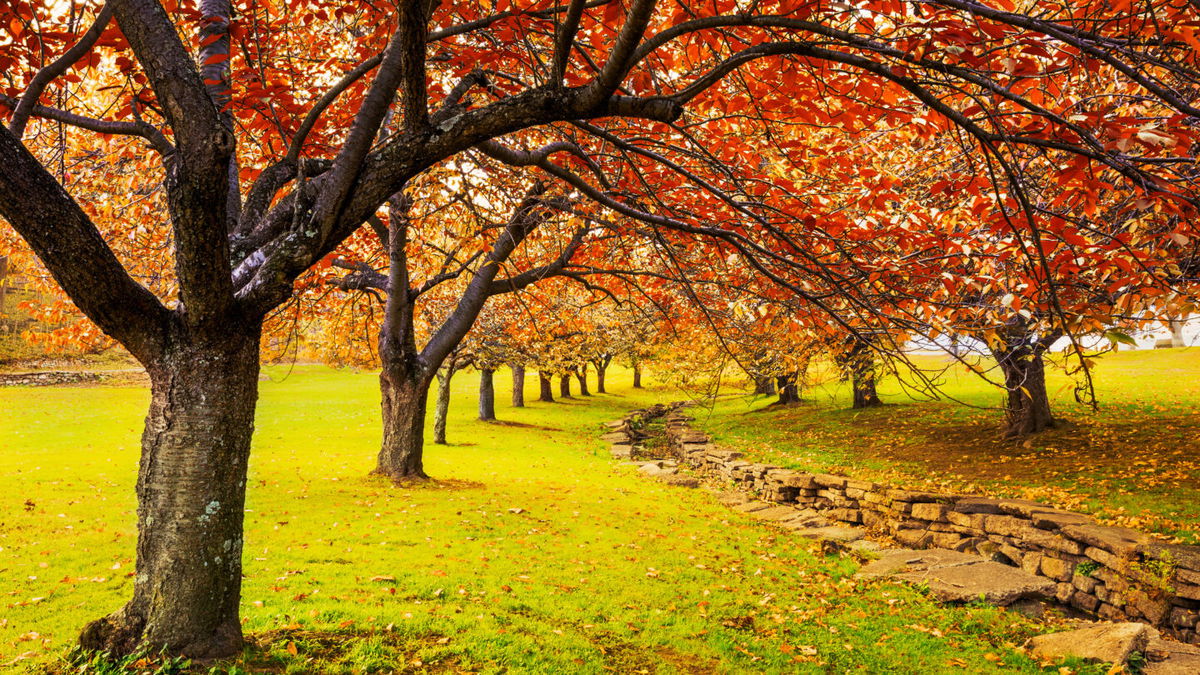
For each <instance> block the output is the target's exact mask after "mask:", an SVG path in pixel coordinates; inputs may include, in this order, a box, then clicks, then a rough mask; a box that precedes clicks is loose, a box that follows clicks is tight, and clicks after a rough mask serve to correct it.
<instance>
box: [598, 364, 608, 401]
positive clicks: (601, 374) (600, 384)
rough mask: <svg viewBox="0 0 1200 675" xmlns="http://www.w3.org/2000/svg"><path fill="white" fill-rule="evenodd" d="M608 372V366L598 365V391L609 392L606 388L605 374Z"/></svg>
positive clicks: (600, 392) (601, 392) (599, 392)
mask: <svg viewBox="0 0 1200 675" xmlns="http://www.w3.org/2000/svg"><path fill="white" fill-rule="evenodd" d="M607 372H608V366H596V393H598V394H607V393H608V392H607V391H606V390H605V389H604V375H605V373H607Z"/></svg>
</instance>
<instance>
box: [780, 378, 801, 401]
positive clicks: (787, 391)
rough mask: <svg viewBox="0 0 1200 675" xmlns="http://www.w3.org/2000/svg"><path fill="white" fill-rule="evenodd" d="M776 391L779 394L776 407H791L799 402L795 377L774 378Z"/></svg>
mask: <svg viewBox="0 0 1200 675" xmlns="http://www.w3.org/2000/svg"><path fill="white" fill-rule="evenodd" d="M775 381H776V390H777V391H778V392H779V400H777V401H776V403H777V404H778V405H791V404H792V403H799V402H800V390H799V388H798V387H797V386H796V376H795V375H792V376H790V377H789V376H786V375H781V376H779V377H776V378H775Z"/></svg>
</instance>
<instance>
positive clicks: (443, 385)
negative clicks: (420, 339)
mask: <svg viewBox="0 0 1200 675" xmlns="http://www.w3.org/2000/svg"><path fill="white" fill-rule="evenodd" d="M453 377H454V365H453V363H451V364H450V365H447V366H446V367H444V368H442V369H440V370H438V374H437V379H438V388H437V401H436V402H435V404H434V408H433V442H434V443H437V444H438V445H446V416H447V415H448V414H450V380H451V379H452V378H453Z"/></svg>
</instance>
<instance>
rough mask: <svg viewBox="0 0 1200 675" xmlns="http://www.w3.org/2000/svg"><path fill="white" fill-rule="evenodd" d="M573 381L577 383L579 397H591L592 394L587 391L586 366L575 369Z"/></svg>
mask: <svg viewBox="0 0 1200 675" xmlns="http://www.w3.org/2000/svg"><path fill="white" fill-rule="evenodd" d="M575 379H576V380H578V381H579V395H580V396H591V395H592V393H591V392H590V391H588V383H587V366H586V365H584V366H580V367H579V368H577V369H576V370H575Z"/></svg>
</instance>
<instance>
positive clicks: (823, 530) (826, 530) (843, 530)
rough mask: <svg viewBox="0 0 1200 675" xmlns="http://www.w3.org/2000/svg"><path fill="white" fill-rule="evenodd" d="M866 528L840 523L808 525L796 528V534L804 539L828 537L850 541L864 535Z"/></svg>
mask: <svg viewBox="0 0 1200 675" xmlns="http://www.w3.org/2000/svg"><path fill="white" fill-rule="evenodd" d="M866 533H867V532H866V530H863V529H861V528H858V527H843V526H840V525H832V526H830V527H810V528H808V529H803V530H796V534H797V535H799V536H801V537H804V538H805V539H830V540H833V541H843V542H851V541H858V540H859V539H862V538H863V536H864V535H866Z"/></svg>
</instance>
